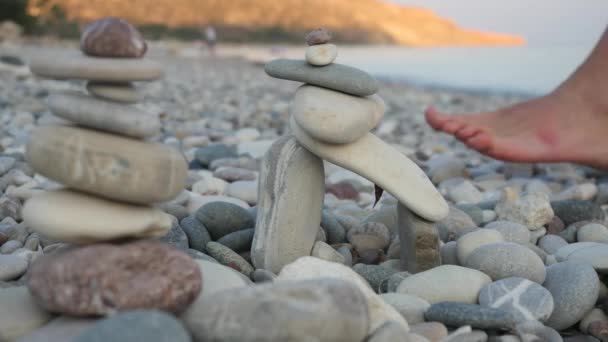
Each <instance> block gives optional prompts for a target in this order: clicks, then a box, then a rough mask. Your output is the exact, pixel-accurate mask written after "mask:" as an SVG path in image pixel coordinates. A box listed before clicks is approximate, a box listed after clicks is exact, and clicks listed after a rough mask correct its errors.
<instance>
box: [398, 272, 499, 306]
mask: <svg viewBox="0 0 608 342" xmlns="http://www.w3.org/2000/svg"><path fill="white" fill-rule="evenodd" d="M491 282H492V280H491V279H490V277H489V276H487V275H486V274H484V273H482V272H480V271H477V270H474V269H470V268H465V267H461V266H455V265H442V266H439V267H435V268H433V269H430V270H428V271H424V272H420V273H416V274H413V275H411V276H409V277H407V278H405V279H403V280H402V281H401V283H400V284H399V286H398V287H397V292H398V293H404V294H409V295H414V296H417V297H419V298H422V299H424V300H426V301H428V302H429V303H431V304H434V303H439V302H444V301H451V302H460V303H470V304H475V303H477V298H478V296H479V291H481V288H482V287H483V286H485V285H487V284H489V283H491Z"/></svg>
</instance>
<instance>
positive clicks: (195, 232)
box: [180, 216, 211, 252]
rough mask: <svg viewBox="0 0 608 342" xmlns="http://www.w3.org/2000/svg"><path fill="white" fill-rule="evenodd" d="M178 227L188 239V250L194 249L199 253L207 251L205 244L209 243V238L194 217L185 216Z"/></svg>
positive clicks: (207, 233) (203, 227) (202, 226)
mask: <svg viewBox="0 0 608 342" xmlns="http://www.w3.org/2000/svg"><path fill="white" fill-rule="evenodd" d="M180 226H181V227H182V229H183V230H184V233H186V236H187V237H188V244H189V245H190V248H193V249H196V250H197V251H200V252H205V251H206V250H207V243H208V242H209V241H211V236H210V235H209V232H208V231H207V228H205V226H204V225H203V224H202V223H201V222H200V221H199V220H197V219H196V217H194V216H187V217H185V218H184V219H182V220H181V222H180Z"/></svg>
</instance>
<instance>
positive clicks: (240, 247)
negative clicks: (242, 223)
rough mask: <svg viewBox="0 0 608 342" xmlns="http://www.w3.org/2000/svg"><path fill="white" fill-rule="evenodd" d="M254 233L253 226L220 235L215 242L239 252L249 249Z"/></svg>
mask: <svg viewBox="0 0 608 342" xmlns="http://www.w3.org/2000/svg"><path fill="white" fill-rule="evenodd" d="M254 233H255V230H254V229H253V228H248V229H243V230H238V231H236V232H233V233H230V234H226V235H224V236H222V237H221V238H219V239H218V240H217V242H218V243H221V244H222V245H224V246H226V247H228V248H230V249H232V250H233V251H235V252H237V253H241V252H245V251H249V250H251V243H252V242H253V234H254Z"/></svg>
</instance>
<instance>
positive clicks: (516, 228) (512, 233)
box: [484, 221, 530, 246]
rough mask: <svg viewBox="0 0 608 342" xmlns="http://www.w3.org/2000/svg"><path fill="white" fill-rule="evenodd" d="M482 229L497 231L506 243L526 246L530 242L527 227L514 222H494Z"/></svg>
mask: <svg viewBox="0 0 608 342" xmlns="http://www.w3.org/2000/svg"><path fill="white" fill-rule="evenodd" d="M484 228H488V229H494V230H497V231H499V232H500V234H502V236H503V237H504V240H505V241H507V242H513V243H517V244H520V245H524V246H526V245H528V242H529V241H530V230H529V229H528V227H526V226H524V225H522V224H519V223H516V222H509V221H494V222H490V223H488V224H487V225H485V227H484Z"/></svg>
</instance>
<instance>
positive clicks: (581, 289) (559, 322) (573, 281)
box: [543, 261, 600, 330]
mask: <svg viewBox="0 0 608 342" xmlns="http://www.w3.org/2000/svg"><path fill="white" fill-rule="evenodd" d="M543 286H544V287H545V288H546V289H547V290H549V292H551V295H552V296H553V302H554V306H555V307H554V309H553V313H552V314H551V317H549V320H548V321H547V322H546V324H547V325H548V326H550V327H552V328H553V329H556V330H562V329H566V328H568V327H570V326H572V325H573V324H575V323H577V322H578V321H580V320H581V319H582V318H583V316H584V315H585V314H586V313H587V312H589V310H591V309H592V308H593V306H594V304H595V302H596V301H597V298H598V295H599V289H600V285H599V278H598V276H597V273H596V272H595V270H594V269H593V267H591V266H590V265H588V264H585V263H581V262H579V261H566V262H560V263H558V264H554V265H551V266H549V267H547V278H546V279H545V282H544V283H543Z"/></svg>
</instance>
